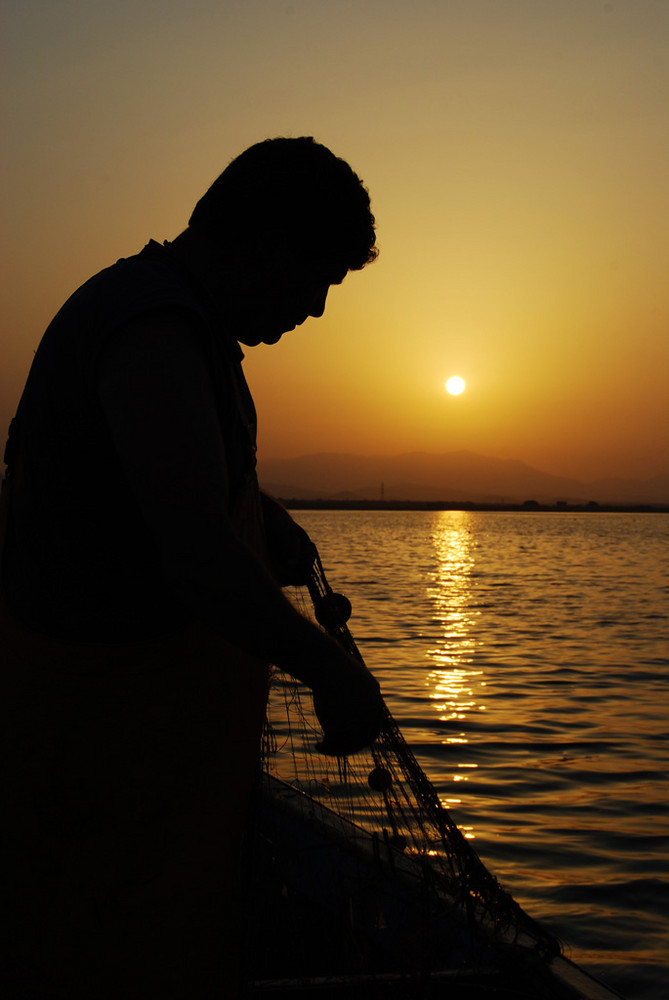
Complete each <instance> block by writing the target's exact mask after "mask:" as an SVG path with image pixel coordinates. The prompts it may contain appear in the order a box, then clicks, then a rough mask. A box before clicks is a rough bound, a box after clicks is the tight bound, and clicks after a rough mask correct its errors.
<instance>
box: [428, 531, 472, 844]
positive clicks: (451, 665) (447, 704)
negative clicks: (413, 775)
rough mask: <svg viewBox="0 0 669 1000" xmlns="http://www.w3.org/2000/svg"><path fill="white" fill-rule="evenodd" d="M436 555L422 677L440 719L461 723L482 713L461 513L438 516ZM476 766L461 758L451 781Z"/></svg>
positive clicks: (456, 736) (450, 741)
mask: <svg viewBox="0 0 669 1000" xmlns="http://www.w3.org/2000/svg"><path fill="white" fill-rule="evenodd" d="M432 541H433V545H434V548H435V551H436V555H437V568H436V570H435V571H434V572H433V573H432V574H431V575H430V579H429V581H428V585H427V596H428V598H429V599H430V602H431V603H432V606H433V609H434V621H435V623H436V624H438V625H439V627H440V629H441V633H442V634H441V635H440V637H439V641H438V642H437V643H436V644H435V645H434V646H433V647H431V648H429V649H428V651H427V655H428V656H429V657H430V659H431V660H432V661H433V663H434V668H433V669H432V670H431V671H430V673H429V674H428V677H427V681H426V685H427V687H428V688H429V689H430V693H429V698H430V700H431V701H432V703H433V707H434V709H435V710H436V711H437V712H438V713H439V718H440V720H441V721H442V722H446V723H452V724H457V723H458V722H464V721H466V720H467V718H468V717H469V716H470V715H471V714H472V713H475V712H485V710H486V706H485V704H483V702H482V701H481V700H480V699H481V697H482V696H483V695H484V693H485V692H484V691H483V690H482V689H484V688H485V686H486V682H485V679H484V672H483V671H482V670H476V669H473V667H472V664H473V662H474V651H475V647H476V645H477V644H478V645H479V646H480V645H481V642H480V640H477V638H476V629H475V625H476V621H477V619H478V617H479V616H480V613H481V612H480V611H479V610H477V609H476V608H473V607H472V600H471V591H472V586H471V574H472V572H473V570H474V564H475V557H474V536H473V535H472V532H471V529H470V528H469V518H468V515H467V514H466V513H465V512H462V513H460V515H459V516H457V515H454V513H453V512H451V513H449V514H448V515H447V516H442V517H441V518H440V519H439V522H438V524H437V526H436V528H435V530H434V532H433V534H432ZM442 743H443V744H444V745H457V744H466V743H468V737H467V734H466V732H465V731H462V730H459V731H458V732H457V733H456V732H454V733H453V735H451V736H449V737H447V738H446V739H445V740H442ZM476 767H478V765H477V764H472V763H467V762H465V761H461V762H459V763H458V764H457V770H456V772H455V773H453V774H451V780H452V781H453V783H454V784H457V783H458V782H462V781H468V780H469V777H468V775H467V774H466V773H465V772H466V771H468V770H471V769H474V768H476ZM461 801H462V800H461V799H459V798H457V797H455V796H448V797H446V798H444V799H443V800H442V804H443V805H444V806H446V808H449V807H452V806H454V805H459V804H460V803H461ZM461 829H462V831H463V833H464V835H465V836H466V837H468V838H469V839H473V838H474V832H473V827H471V826H462V827H461Z"/></svg>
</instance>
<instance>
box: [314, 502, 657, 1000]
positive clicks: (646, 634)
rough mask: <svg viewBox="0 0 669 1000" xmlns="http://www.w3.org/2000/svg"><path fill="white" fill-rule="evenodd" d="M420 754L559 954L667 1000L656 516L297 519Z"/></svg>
mask: <svg viewBox="0 0 669 1000" xmlns="http://www.w3.org/2000/svg"><path fill="white" fill-rule="evenodd" d="M295 516H296V519H297V520H298V521H299V522H300V523H301V524H303V525H304V527H305V528H306V529H307V530H308V531H309V533H310V534H311V536H312V538H313V539H314V541H315V542H316V544H317V545H318V547H319V550H320V552H321V557H322V559H323V563H324V566H325V569H326V572H327V574H328V577H329V579H330V582H331V584H332V585H333V586H334V587H335V589H340V590H342V591H343V592H344V593H346V594H347V595H348V596H349V597H350V599H351V600H352V602H353V617H352V619H351V622H350V623H349V624H350V626H351V631H352V632H353V634H354V636H355V638H356V640H357V642H358V645H359V646H360V649H361V651H362V653H363V656H364V657H365V660H366V662H367V664H368V666H369V667H370V668H371V669H372V670H373V671H374V673H375V674H376V675H377V676H378V678H379V680H380V682H381V684H382V686H383V690H384V693H385V695H386V699H387V701H388V704H389V706H390V708H391V711H392V712H393V714H394V715H395V717H396V718H397V720H398V721H399V722H400V724H401V727H402V730H403V732H404V735H405V737H406V739H407V741H408V742H409V744H410V745H411V747H412V749H413V751H414V753H415V755H416V756H417V758H418V760H419V761H420V763H421V764H422V766H423V768H424V769H425V771H426V772H427V774H428V776H429V777H430V779H431V780H432V782H433V783H434V785H435V786H436V787H437V789H438V791H439V794H440V797H441V798H442V801H443V802H444V803H445V804H446V805H447V806H448V807H449V809H450V810H451V812H452V815H453V817H454V818H455V819H456V821H457V822H458V825H459V826H460V827H461V828H462V829H463V830H464V831H465V833H466V835H467V836H468V837H470V838H471V839H472V840H473V843H474V846H475V847H476V850H477V852H478V853H479V855H480V856H481V857H482V858H483V859H484V861H485V862H486V864H487V865H488V867H489V868H490V869H491V870H492V871H493V872H494V874H495V875H496V876H497V877H498V879H499V880H500V881H501V882H502V883H503V884H504V885H505V886H506V887H507V888H508V889H510V890H511V892H512V893H513V894H514V896H515V897H516V898H517V899H518V901H519V902H520V903H521V904H522V905H523V906H524V907H525V908H526V909H527V910H528V912H529V913H530V914H531V915H532V916H535V917H537V918H539V919H540V920H542V921H543V922H544V923H545V924H546V925H547V926H548V927H549V929H551V930H552V931H553V932H554V933H556V934H557V935H558V936H559V937H561V938H562V939H563V940H564V941H565V942H566V943H567V946H568V947H567V954H570V955H571V957H573V958H574V960H576V961H577V962H579V963H580V964H582V965H584V966H585V967H586V968H588V969H589V970H590V971H592V972H594V973H595V974H599V975H601V977H602V978H604V979H605V981H606V982H608V983H609V984H610V985H611V986H613V987H615V988H617V989H619V990H620V991H621V992H623V993H624V994H625V995H626V996H627V997H628V998H629V1000H666V997H667V996H669V985H668V984H669V878H668V876H669V808H668V801H669V797H668V792H669V780H668V778H667V771H668V768H669V741H668V739H667V736H668V728H669V727H668V723H667V718H668V714H669V712H668V709H669V695H668V680H667V674H668V671H667V668H668V667H669V516H667V515H663V514H609V513H586V514H573V513H568V512H565V513H547V512H528V513H524V512H522V513H521V512H511V513H492V512H454V511H448V512H432V511H430V512H422V511H407V512H391V511H372V512H362V511H299V512H297V513H296V514H295Z"/></svg>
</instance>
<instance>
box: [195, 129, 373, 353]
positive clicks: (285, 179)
mask: <svg viewBox="0 0 669 1000" xmlns="http://www.w3.org/2000/svg"><path fill="white" fill-rule="evenodd" d="M189 228H190V230H191V232H192V233H193V234H194V235H197V236H198V237H199V238H200V239H202V240H203V241H205V242H206V243H207V244H208V245H209V246H210V247H211V248H212V249H214V248H215V250H216V253H217V255H218V256H220V258H221V259H222V260H224V259H225V260H228V261H230V262H232V261H234V262H236V263H237V264H238V265H241V271H242V273H241V274H240V280H241V281H242V285H243V286H244V287H243V289H240V290H241V291H242V292H243V295H242V303H241V308H242V309H243V311H244V320H245V326H244V329H243V330H242V331H241V332H240V333H239V339H240V340H242V341H243V342H244V343H248V344H255V343H260V342H261V341H264V342H265V343H275V342H276V341H277V340H278V339H279V338H280V336H281V334H282V333H285V332H286V331H287V330H290V329H292V328H293V327H294V326H297V325H299V324H300V323H302V322H304V320H305V319H306V318H307V316H320V315H322V313H323V310H324V308H325V298H326V296H327V291H328V288H329V286H330V285H332V284H339V283H340V282H341V281H342V280H343V278H344V277H345V275H346V274H347V273H348V271H350V270H356V271H357V270H360V269H361V268H363V267H364V266H365V264H368V263H370V262H371V261H373V260H375V259H376V257H377V254H378V251H377V249H376V246H375V233H374V216H373V215H372V212H371V209H370V203H369V195H368V193H367V191H366V189H365V187H364V186H363V184H362V181H361V180H360V178H359V177H358V176H357V174H355V173H354V172H353V170H352V169H351V167H349V165H348V164H347V163H346V162H345V161H344V160H342V159H340V158H339V157H336V156H335V155H334V154H333V153H331V152H330V150H329V149H327V148H326V147H325V146H322V145H320V144H319V143H317V142H314V140H313V139H311V138H308V137H303V138H299V139H283V138H279V139H266V140H265V141H264V142H259V143H257V144H256V145H254V146H251V147H250V148H249V149H247V150H246V151H245V152H243V153H241V154H240V155H239V156H238V157H237V158H236V159H234V160H233V161H232V162H231V163H230V164H229V165H228V167H226V169H225V170H224V171H223V173H222V174H221V175H220V177H218V179H217V180H216V181H214V183H213V184H212V186H211V187H210V188H209V190H208V191H207V192H206V194H205V195H204V196H203V197H202V198H201V199H200V201H199V202H198V203H197V205H196V206H195V209H194V211H193V214H192V216H191V218H190V222H189ZM256 314H257V315H256ZM241 318H242V317H240V319H241Z"/></svg>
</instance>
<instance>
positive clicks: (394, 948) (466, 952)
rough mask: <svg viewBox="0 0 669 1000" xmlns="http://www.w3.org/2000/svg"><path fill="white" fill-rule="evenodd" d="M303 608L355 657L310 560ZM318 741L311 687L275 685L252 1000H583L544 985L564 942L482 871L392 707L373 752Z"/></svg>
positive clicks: (342, 604)
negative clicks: (344, 754)
mask: <svg viewBox="0 0 669 1000" xmlns="http://www.w3.org/2000/svg"><path fill="white" fill-rule="evenodd" d="M309 598H310V613H311V614H312V615H315V617H316V619H317V620H318V621H319V623H320V624H321V625H322V626H323V627H325V628H326V630H327V631H328V632H329V633H330V634H331V635H332V636H333V637H334V638H335V639H336V640H337V641H338V642H339V643H340V644H341V645H342V646H343V648H344V649H346V650H347V652H348V653H349V654H350V655H352V656H354V657H356V658H357V659H359V660H362V657H361V655H360V652H359V650H358V648H357V646H356V644H355V642H354V640H353V637H352V635H351V633H350V631H349V629H348V627H347V625H346V617H347V609H346V603H347V602H346V600H345V599H343V598H342V597H341V595H337V594H334V593H333V591H332V589H331V588H330V586H329V584H328V582H327V580H326V577H325V574H324V572H323V567H322V565H321V563H320V560H319V559H316V562H315V564H314V567H313V571H312V575H311V579H310V581H309V585H308V589H307V592H306V593H305V592H302V593H297V594H296V595H295V601H296V602H297V603H298V604H301V609H302V610H303V612H305V613H306V612H307V606H306V604H307V602H308V601H309ZM349 607H350V606H349ZM320 738H321V729H320V726H319V724H318V721H317V719H316V717H315V715H314V712H313V707H312V703H311V696H310V693H309V691H308V689H306V688H304V687H302V685H300V684H299V683H298V682H296V681H295V680H293V679H292V678H291V677H289V676H287V675H285V674H281V673H276V674H275V675H274V677H273V682H272V686H271V695H270V700H269V707H268V713H267V722H266V726H265V732H264V741H263V753H262V759H263V769H262V778H261V794H260V796H259V803H258V814H257V816H256V817H255V824H254V826H255V830H256V834H255V841H254V844H253V848H252V855H251V858H250V863H249V867H250V870H251V872H252V884H251V887H250V891H249V900H250V903H249V908H250V913H249V920H248V922H249V926H250V932H249V936H250V946H249V965H250V972H249V979H250V992H251V993H252V994H253V995H285V996H292V995H296V996H297V995H299V996H311V995H313V996H319V997H323V996H333V997H335V996H336V997H339V996H347V997H406V998H414V997H416V998H417V997H442V996H443V997H450V998H453V1000H457V998H458V997H461V996H462V997H465V996H466V997H467V998H468V1000H475V998H478V997H490V996H493V995H494V996H496V997H530V996H531V997H533V998H534V1000H537V998H541V997H547V998H548V997H575V996H580V995H585V994H580V993H577V992H573V991H572V990H566V991H565V990H563V989H562V988H559V987H558V985H557V984H556V983H553V981H552V979H551V980H550V981H549V980H548V979H547V978H546V975H547V969H548V967H549V965H550V963H551V961H552V960H553V959H554V958H555V957H556V956H558V955H559V953H560V948H559V945H558V943H557V941H556V940H555V939H554V938H553V937H552V936H551V935H550V934H548V933H547V932H546V931H545V930H544V929H543V928H542V927H540V926H539V925H537V924H536V922H534V921H533V920H532V919H531V918H530V917H529V916H528V915H527V914H526V913H525V912H524V911H523V910H522V909H521V907H520V906H519V905H518V904H517V903H516V902H515V901H514V900H513V899H512V897H511V896H510V895H509V893H508V892H506V891H505V890H504V889H503V888H502V887H501V886H500V884H499V883H498V881H497V880H496V879H495V878H494V876H493V875H492V874H491V873H490V872H489V871H488V870H487V868H486V867H485V865H484V864H483V863H482V861H481V860H480V859H479V857H478V856H477V854H476V852H475V851H474V849H473V848H472V846H471V844H470V842H469V841H468V840H467V839H466V838H465V837H464V835H463V834H462V833H461V831H460V830H459V829H458V827H457V825H456V824H455V822H454V821H453V819H452V818H451V816H450V814H449V812H448V810H447V809H446V808H445V807H444V805H442V803H441V802H440V800H439V796H438V794H437V792H436V790H435V788H434V787H433V785H432V784H431V782H430V781H429V779H428V778H427V777H426V775H425V773H424V772H423V770H422V768H421V767H420V765H419V763H418V762H417V760H416V759H415V757H414V756H413V754H412V752H411V750H410V749H409V747H408V746H407V744H406V742H405V740H404V738H403V736H402V733H401V732H400V729H399V727H398V725H397V723H396V722H395V720H394V719H393V717H392V715H391V713H390V712H389V711H388V709H387V708H386V709H385V714H384V721H383V726H382V730H381V733H380V735H379V736H378V738H377V740H376V741H375V742H374V744H373V746H372V747H370V748H369V749H368V750H365V751H363V752H361V753H358V754H354V755H352V756H349V757H348V758H337V757H330V756H325V755H323V754H321V753H319V752H318V750H317V749H316V744H317V743H318V741H319V739H320ZM519 952H520V953H522V955H523V962H522V966H523V973H522V977H521V975H520V972H519V961H518V953H519ZM523 984H524V985H523ZM606 995H607V996H610V994H606Z"/></svg>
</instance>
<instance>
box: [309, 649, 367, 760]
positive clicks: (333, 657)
mask: <svg viewBox="0 0 669 1000" xmlns="http://www.w3.org/2000/svg"><path fill="white" fill-rule="evenodd" d="M314 653H315V662H313V663H312V664H310V667H309V669H308V676H307V677H305V682H306V683H307V684H309V686H310V687H311V689H312V692H313V698H314V710H315V712H316V715H317V717H318V721H319V722H320V724H321V726H322V728H323V739H322V741H321V742H320V743H319V744H318V749H319V750H320V751H321V752H322V753H326V754H332V755H334V756H338V757H345V756H346V755H347V754H351V753H357V752H358V751H359V750H362V749H363V748H364V747H367V746H369V745H370V744H371V743H373V742H374V740H375V739H376V737H377V736H378V735H379V732H380V730H381V726H382V723H383V717H384V713H385V708H384V704H383V699H382V697H381V691H380V689H379V684H378V682H377V680H376V678H375V677H374V676H373V675H372V674H371V673H370V672H369V670H368V669H367V667H365V666H364V664H362V663H360V662H359V661H358V660H355V659H353V657H351V656H349V655H348V653H345V652H344V650H343V649H341V647H340V646H338V645H337V644H336V643H335V642H334V641H332V640H330V639H328V638H327V637H326V636H323V642H322V643H319V644H318V650H317V651H314ZM296 675H297V674H296Z"/></svg>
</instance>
